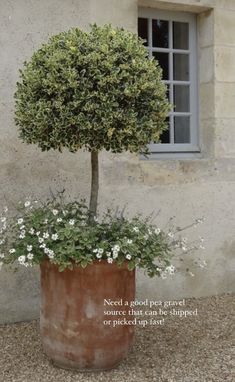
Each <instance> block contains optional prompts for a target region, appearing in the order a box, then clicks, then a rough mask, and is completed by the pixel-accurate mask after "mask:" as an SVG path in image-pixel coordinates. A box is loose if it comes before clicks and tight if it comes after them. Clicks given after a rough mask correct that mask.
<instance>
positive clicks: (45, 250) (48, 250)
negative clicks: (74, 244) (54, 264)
mask: <svg viewBox="0 0 235 382" xmlns="http://www.w3.org/2000/svg"><path fill="white" fill-rule="evenodd" d="M49 252H50V249H49V248H46V247H45V248H44V253H45V254H46V255H47V254H48V253H49Z"/></svg>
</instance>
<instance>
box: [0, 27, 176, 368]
mask: <svg viewBox="0 0 235 382" xmlns="http://www.w3.org/2000/svg"><path fill="white" fill-rule="evenodd" d="M161 79H162V71H161V69H160V67H159V66H158V64H157V63H156V61H153V60H149V59H148V57H147V52H146V49H145V48H144V46H143V44H142V40H141V39H139V38H138V37H137V36H136V35H134V34H132V33H130V32H128V31H125V30H123V29H121V28H115V29H114V28H112V27H111V26H110V25H105V26H103V27H98V26H96V25H92V26H91V28H90V31H89V32H84V31H82V30H79V29H77V28H74V29H71V30H69V31H68V32H63V33H60V34H58V35H56V36H53V37H51V38H50V40H49V42H48V43H46V44H44V45H43V46H42V47H41V48H40V49H39V50H38V51H37V52H36V53H34V54H33V56H32V58H31V60H30V61H29V62H27V63H25V65H24V69H23V70H22V71H21V77H20V81H19V82H18V83H17V91H16V93H15V101H16V123H17V125H18V126H19V130H20V138H21V139H22V140H23V141H24V142H26V143H29V144H31V143H34V144H37V145H38V146H39V147H40V148H41V149H42V150H43V151H46V150H50V149H54V150H59V151H60V152H61V151H62V150H63V149H68V150H69V151H70V152H73V153H76V151H77V150H79V149H82V148H83V149H86V150H88V151H89V152H90V153H91V174H92V176H91V194H90V203H89V208H87V207H86V206H85V204H84V203H83V202H69V203H65V204H64V203H62V202H61V201H60V202H59V201H58V200H57V199H56V200H53V201H50V202H48V203H46V204H43V205H41V204H38V203H35V202H33V201H30V200H27V201H26V202H25V203H24V204H23V205H22V208H20V211H19V214H18V215H17V218H13V220H9V222H8V223H6V221H7V218H6V216H5V215H4V214H3V215H2V217H1V220H2V229H1V235H2V238H1V241H0V243H1V244H0V245H1V246H2V250H1V258H2V263H7V264H9V263H12V262H14V261H18V262H19V263H20V264H22V265H25V266H30V265H32V264H40V267H41V296H42V297H41V316H40V326H41V334H42V342H43V346H44V349H45V352H46V353H47V355H48V356H49V357H50V358H51V359H52V360H53V361H54V363H55V364H57V365H59V366H62V367H66V368H78V369H85V370H88V369H92V370H94V369H97V370H100V369H109V368H112V367H114V366H115V365H116V364H118V363H119V362H120V361H121V359H122V358H123V357H124V356H125V355H126V354H127V351H128V349H129V347H130V346H131V343H132V339H133V326H132V325H129V326H128V325H123V326H121V325H120V326H116V327H115V328H113V327H112V325H110V326H108V327H106V326H104V324H103V320H104V306H103V301H104V299H110V301H116V300H118V299H123V301H124V300H127V301H131V300H133V299H134V298H135V268H136V267H137V266H139V267H142V268H145V269H146V270H147V272H148V274H149V275H150V276H154V275H158V276H162V277H163V276H164V275H165V274H166V273H167V272H170V273H172V272H173V271H174V268H173V266H171V264H170V257H171V249H172V246H173V247H174V246H175V245H176V243H175V242H174V241H173V239H172V238H171V237H169V235H168V234H165V233H163V232H161V231H160V230H159V228H158V227H155V226H154V225H152V224H151V223H150V222H149V221H148V220H146V219H141V218H140V217H134V218H132V219H127V218H125V217H123V216H113V215H111V214H110V213H109V212H108V213H107V214H106V215H105V216H104V217H103V218H98V217H97V200H98V188H99V165H98V158H99V152H100V151H101V150H103V149H104V150H107V151H111V152H113V153H121V152H123V151H129V152H131V153H143V154H145V153H147V152H148V150H147V145H148V143H149V142H151V141H157V140H159V136H160V133H161V132H162V130H163V129H164V128H165V127H166V123H165V119H166V116H167V114H168V111H169V104H168V101H167V99H166V87H165V85H164V84H163V82H162V81H161ZM7 228H9V229H7ZM9 232H10V237H9V235H8V233H9ZM4 235H6V236H4ZM179 245H181V246H182V243H181V244H179ZM110 309H116V307H114V306H112V307H110ZM123 309H126V308H125V307H123Z"/></svg>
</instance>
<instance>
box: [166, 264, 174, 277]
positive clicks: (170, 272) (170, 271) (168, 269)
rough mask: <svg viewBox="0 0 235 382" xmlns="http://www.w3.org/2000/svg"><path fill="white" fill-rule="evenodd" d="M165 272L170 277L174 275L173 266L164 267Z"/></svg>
mask: <svg viewBox="0 0 235 382" xmlns="http://www.w3.org/2000/svg"><path fill="white" fill-rule="evenodd" d="M166 272H168V273H169V274H170V275H173V274H174V273H175V267H174V265H169V266H168V267H166Z"/></svg>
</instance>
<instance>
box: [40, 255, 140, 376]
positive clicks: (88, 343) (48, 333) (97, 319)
mask: <svg viewBox="0 0 235 382" xmlns="http://www.w3.org/2000/svg"><path fill="white" fill-rule="evenodd" d="M104 299H106V300H108V299H111V300H112V301H119V302H120V299H122V301H123V302H124V301H133V300H134V299H135V271H129V270H128V269H127V264H124V265H123V266H122V267H118V266H117V265H116V264H114V263H113V264H108V263H107V261H104V260H102V261H100V262H98V261H96V262H94V263H93V264H92V265H89V266H87V267H86V268H85V269H83V268H81V267H76V268H75V269H74V270H72V271H71V270H68V269H67V270H65V271H63V272H59V271H58V267H57V266H55V265H53V264H51V263H50V262H49V261H44V262H43V263H42V264H41V314H40V329H41V336H42V343H43V347H44V351H45V353H46V354H47V356H48V357H49V358H50V359H51V360H52V361H53V363H54V364H55V365H57V366H60V367H63V368H76V369H80V370H107V369H111V368H113V367H115V366H116V365H118V364H119V363H120V362H121V360H122V359H123V358H124V357H125V356H126V355H127V353H128V350H129V349H130V347H131V345H132V342H133V336H134V325H133V324H130V325H126V324H125V325H117V326H114V321H116V320H118V319H119V320H123V318H124V316H120V315H119V316H109V317H107V316H106V315H104V310H108V311H118V310H119V311H120V310H122V311H125V312H126V316H125V318H126V320H129V322H130V321H131V320H132V321H133V316H132V317H130V316H128V310H129V307H128V306H120V305H116V306H115V305H113V306H111V305H110V306H108V305H106V306H104ZM108 319H109V320H111V325H104V321H105V320H108Z"/></svg>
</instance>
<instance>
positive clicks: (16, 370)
mask: <svg viewBox="0 0 235 382" xmlns="http://www.w3.org/2000/svg"><path fill="white" fill-rule="evenodd" d="M196 308H197V309H198V315H197V316H191V317H188V318H180V317H178V316H177V317H169V318H167V319H166V322H165V324H164V325H163V326H147V327H145V328H143V327H138V326H137V327H136V337H135V344H134V347H133V349H132V351H131V352H130V354H129V356H128V357H127V359H126V360H125V361H124V362H123V363H122V364H121V365H120V366H119V367H118V368H117V369H115V370H112V371H106V372H100V373H87V374H85V373H80V372H74V371H66V370H62V369H58V368H55V367H53V366H52V364H51V363H50V361H49V360H48V359H47V357H46V356H45V355H44V354H43V352H42V347H41V343H40V337H39V323H38V321H32V322H29V323H20V324H14V325H3V326H0V381H1V382H47V381H50V382H53V381H56V382H78V381H84V382H93V381H96V382H99V381H102V382H109V381H110V382H111V381H112V382H125V381H128V382H134V381H135V382H136V381H137V382H145V381H157V382H214V381H216V382H225V381H229V382H230V381H231V382H234V381H235V354H234V353H235V351H234V352H233V351H232V342H233V343H234V340H235V330H234V329H235V328H234V322H235V309H234V308H235V299H234V296H233V295H224V296H220V297H210V298H200V299H187V300H186V306H185V309H191V310H194V309H196ZM181 309H182V308H181ZM233 350H235V349H233Z"/></svg>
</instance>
